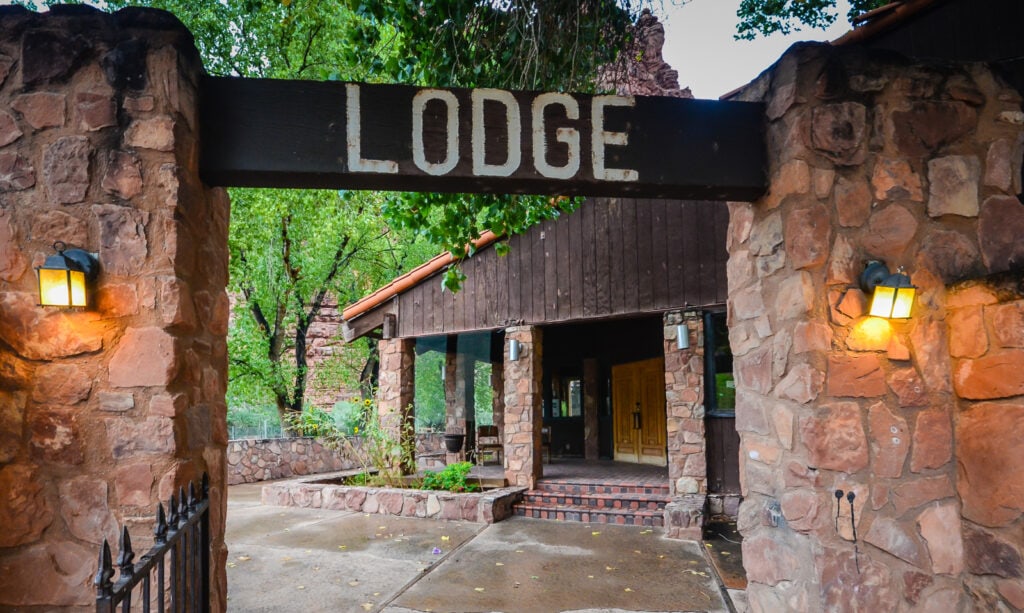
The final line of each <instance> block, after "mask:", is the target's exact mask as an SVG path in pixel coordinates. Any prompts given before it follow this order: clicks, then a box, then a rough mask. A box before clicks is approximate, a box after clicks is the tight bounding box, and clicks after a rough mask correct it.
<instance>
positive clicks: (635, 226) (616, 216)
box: [398, 198, 729, 336]
mask: <svg viewBox="0 0 1024 613" xmlns="http://www.w3.org/2000/svg"><path fill="white" fill-rule="evenodd" d="M728 221H729V212H728V210H727V207H726V206H725V204H724V203H720V202H692V201H659V200H640V199H631V198H598V199H591V200H587V201H586V202H584V203H583V204H582V205H581V206H580V208H579V209H577V210H576V211H575V212H573V213H571V214H569V215H564V216H562V217H560V218H559V219H557V220H553V221H548V222H544V223H541V224H538V225H536V226H534V227H533V228H531V229H530V230H528V231H527V232H525V233H524V234H522V235H520V236H516V237H513V238H512V240H511V241H510V246H511V248H512V251H511V253H510V254H509V255H508V256H506V257H498V256H497V254H496V253H495V250H494V248H493V247H487V248H485V249H481V250H480V251H478V252H477V253H476V255H475V256H473V257H472V258H471V259H470V260H469V261H467V262H466V263H465V264H464V265H463V272H465V274H466V281H465V283H464V284H463V286H462V290H461V291H460V292H459V293H458V294H456V295H455V296H452V294H451V293H450V292H447V291H441V289H440V280H439V278H438V277H437V276H434V277H430V278H428V279H426V280H424V281H423V282H421V283H420V284H419V285H417V286H416V287H414V288H412V289H410V290H408V291H406V292H405V293H403V294H401V295H400V296H399V298H398V300H399V305H398V334H399V335H400V336H423V335H432V334H448V333H455V332H465V331H471V330H486V329H495V328H503V327H506V326H509V325H513V324H515V323H520V322H521V323H530V324H541V323H551V322H565V321H585V320H595V319H606V318H611V317H621V316H627V315H635V314H641V313H654V312H658V311H664V310H668V309H672V308H681V307H683V306H684V305H690V306H695V307H699V306H705V305H711V304H723V303H724V302H725V299H726V279H725V264H726V252H725V234H726V229H727V228H726V226H727V225H728Z"/></svg>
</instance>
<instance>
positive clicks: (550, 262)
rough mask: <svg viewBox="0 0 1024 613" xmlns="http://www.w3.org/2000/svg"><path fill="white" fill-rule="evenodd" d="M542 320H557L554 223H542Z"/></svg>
mask: <svg viewBox="0 0 1024 613" xmlns="http://www.w3.org/2000/svg"><path fill="white" fill-rule="evenodd" d="M544 237H545V238H544V319H545V321H549V320H556V319H558V233H557V232H556V231H555V222H554V221H551V220H549V221H545V222H544Z"/></svg>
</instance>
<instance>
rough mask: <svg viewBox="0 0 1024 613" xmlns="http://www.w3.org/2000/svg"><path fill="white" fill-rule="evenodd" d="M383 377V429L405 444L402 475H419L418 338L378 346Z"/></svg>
mask: <svg viewBox="0 0 1024 613" xmlns="http://www.w3.org/2000/svg"><path fill="white" fill-rule="evenodd" d="M377 351H378V353H379V355H380V377H379V381H378V388H377V414H378V415H379V416H380V421H381V426H382V427H384V428H386V429H387V430H388V431H390V432H391V435H392V436H394V437H395V438H397V439H398V440H400V441H401V444H402V447H403V448H404V449H405V450H406V453H407V458H406V459H407V460H409V461H408V462H407V463H406V464H405V465H404V466H403V467H402V472H403V473H405V474H411V473H414V472H416V461H415V457H414V456H415V450H416V414H415V392H416V376H415V375H416V370H415V369H416V339H414V338H388V339H381V340H380V341H379V342H378V344H377Z"/></svg>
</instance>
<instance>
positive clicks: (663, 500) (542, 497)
mask: <svg viewBox="0 0 1024 613" xmlns="http://www.w3.org/2000/svg"><path fill="white" fill-rule="evenodd" d="M669 500H670V498H669V497H668V495H654V494H566V493H563V492H545V491H539V490H532V491H529V492H526V493H525V494H524V500H523V502H525V503H527V504H541V505H551V506H572V507H580V508H586V509H626V510H645V511H660V510H663V509H664V508H665V505H666V504H667V503H668V502H669Z"/></svg>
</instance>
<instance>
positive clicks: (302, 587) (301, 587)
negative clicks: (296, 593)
mask: <svg viewBox="0 0 1024 613" xmlns="http://www.w3.org/2000/svg"><path fill="white" fill-rule="evenodd" d="M295 589H297V590H304V589H306V586H304V585H296V586H295Z"/></svg>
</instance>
